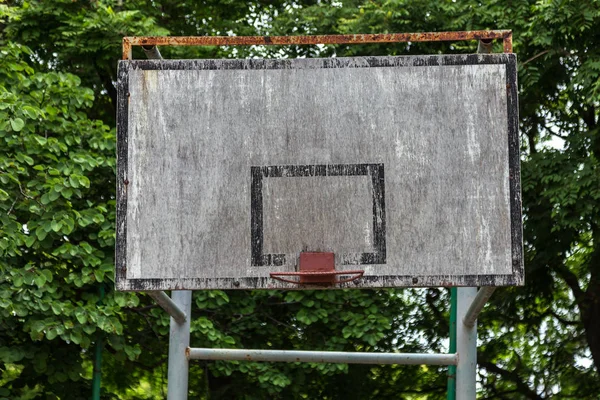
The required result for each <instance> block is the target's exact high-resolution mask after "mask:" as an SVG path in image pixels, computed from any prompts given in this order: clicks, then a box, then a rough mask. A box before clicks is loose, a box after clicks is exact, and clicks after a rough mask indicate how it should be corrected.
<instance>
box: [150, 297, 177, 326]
mask: <svg viewBox="0 0 600 400" xmlns="http://www.w3.org/2000/svg"><path fill="white" fill-rule="evenodd" d="M146 293H148V295H149V296H150V297H152V298H153V299H154V301H156V303H157V304H158V305H159V306H161V307H162V309H163V310H165V311H166V312H167V313H169V315H170V316H171V317H172V318H174V319H175V321H177V322H179V323H180V324H182V323H184V322H185V319H186V318H187V316H186V315H185V312H183V311H181V309H180V308H179V307H177V304H175V302H174V301H173V300H171V298H170V297H169V296H167V294H166V293H165V292H163V291H160V292H146Z"/></svg>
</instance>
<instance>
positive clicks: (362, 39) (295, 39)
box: [123, 30, 512, 60]
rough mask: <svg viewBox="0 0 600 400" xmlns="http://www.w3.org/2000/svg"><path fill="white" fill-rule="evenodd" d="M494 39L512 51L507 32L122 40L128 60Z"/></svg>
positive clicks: (131, 38) (510, 38) (124, 56)
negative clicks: (156, 52) (165, 52)
mask: <svg viewBox="0 0 600 400" xmlns="http://www.w3.org/2000/svg"><path fill="white" fill-rule="evenodd" d="M494 39H500V40H502V41H503V47H504V52H506V53H511V52H512V31H510V30H491V31H460V32H422V33H389V34H356V35H314V36H126V37H124V38H123V59H124V60H131V58H132V53H131V49H132V46H148V47H151V46H253V45H255V46H260V45H262V46H271V45H279V46H282V45H311V44H312V45H314V44H365V43H401V42H441V41H458V40H494Z"/></svg>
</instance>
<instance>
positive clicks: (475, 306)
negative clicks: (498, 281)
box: [463, 286, 496, 328]
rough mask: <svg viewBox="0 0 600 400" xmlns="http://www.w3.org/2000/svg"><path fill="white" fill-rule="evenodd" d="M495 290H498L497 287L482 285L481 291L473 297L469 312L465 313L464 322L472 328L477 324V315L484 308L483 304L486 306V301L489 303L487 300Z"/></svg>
mask: <svg viewBox="0 0 600 400" xmlns="http://www.w3.org/2000/svg"><path fill="white" fill-rule="evenodd" d="M495 291H496V288H495V287H489V286H486V287H482V288H481V289H479V291H478V292H477V296H475V299H473V302H472V303H471V305H470V306H469V309H468V310H467V314H466V315H465V318H464V319H463V323H464V324H465V325H466V326H467V327H469V328H472V327H473V326H475V321H477V316H478V315H479V313H480V312H481V310H482V309H483V306H485V303H487V301H488V300H489V299H490V297H491V296H492V294H493V293H494V292H495Z"/></svg>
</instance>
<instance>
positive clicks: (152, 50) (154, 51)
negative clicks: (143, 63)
mask: <svg viewBox="0 0 600 400" xmlns="http://www.w3.org/2000/svg"><path fill="white" fill-rule="evenodd" d="M142 50H144V53H146V57H148V59H149V60H162V56H161V55H160V51H158V47H156V46H154V45H152V46H142Z"/></svg>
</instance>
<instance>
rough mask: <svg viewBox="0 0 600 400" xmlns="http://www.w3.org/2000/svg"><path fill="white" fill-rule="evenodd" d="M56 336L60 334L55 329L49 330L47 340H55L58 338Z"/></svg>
mask: <svg viewBox="0 0 600 400" xmlns="http://www.w3.org/2000/svg"><path fill="white" fill-rule="evenodd" d="M56 336H58V332H57V331H56V329H54V328H51V329H48V331H47V332H46V339H48V340H53V339H54V338H56Z"/></svg>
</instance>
